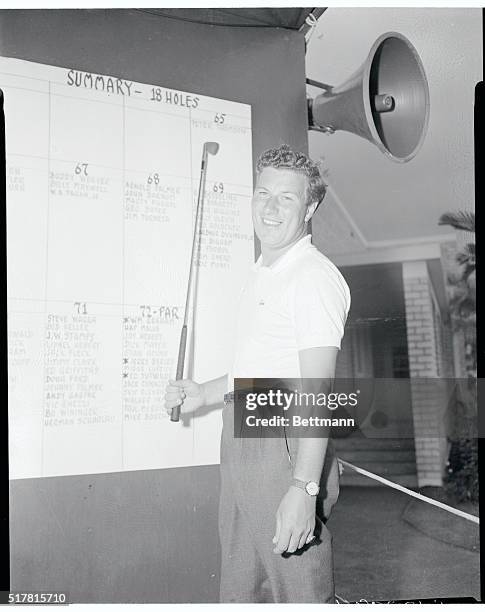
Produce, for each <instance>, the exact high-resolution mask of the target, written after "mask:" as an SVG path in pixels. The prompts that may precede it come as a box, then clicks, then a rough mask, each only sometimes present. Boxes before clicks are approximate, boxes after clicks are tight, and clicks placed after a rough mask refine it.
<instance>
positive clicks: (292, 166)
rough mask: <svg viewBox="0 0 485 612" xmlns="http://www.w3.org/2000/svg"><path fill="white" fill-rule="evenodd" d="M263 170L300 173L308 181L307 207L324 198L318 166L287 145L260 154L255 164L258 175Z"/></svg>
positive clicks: (324, 187) (320, 171) (325, 187)
mask: <svg viewBox="0 0 485 612" xmlns="http://www.w3.org/2000/svg"><path fill="white" fill-rule="evenodd" d="M264 168H282V169H287V170H295V172H301V173H302V174H304V175H305V176H306V177H307V179H308V189H307V206H309V205H310V204H311V203H312V202H318V204H320V202H321V201H322V200H323V198H324V197H325V193H326V191H327V186H326V185H325V182H324V180H323V177H322V170H321V169H320V166H319V165H318V164H317V163H315V162H314V161H312V160H311V159H310V158H309V157H308V156H307V155H305V154H304V153H299V152H296V151H292V149H290V147H289V146H288V145H287V144H282V145H281V146H279V147H278V148H276V149H268V150H267V151H264V153H262V154H261V156H260V158H259V159H258V161H257V164H256V170H257V172H258V174H259V173H260V172H262V170H263V169H264Z"/></svg>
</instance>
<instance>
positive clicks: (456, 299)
mask: <svg viewBox="0 0 485 612" xmlns="http://www.w3.org/2000/svg"><path fill="white" fill-rule="evenodd" d="M438 224H439V225H451V226H452V227H454V228H455V229H457V230H463V231H466V232H470V233H475V213H473V212H468V211H458V212H448V213H445V214H443V215H441V217H440V219H439V221H438ZM456 262H457V263H458V264H459V265H460V267H461V269H460V273H459V274H458V275H449V276H448V280H449V282H450V284H451V285H452V286H453V296H452V297H451V299H450V308H451V315H452V320H453V323H454V326H455V329H463V330H464V332H465V337H466V342H467V345H470V348H468V347H467V352H470V349H471V350H472V352H473V353H475V344H476V342H475V325H476V298H475V292H476V280H475V279H476V257H475V243H474V242H469V243H467V244H466V245H465V246H464V247H463V248H462V249H461V251H459V252H458V253H457V254H456ZM473 361H474V359H473Z"/></svg>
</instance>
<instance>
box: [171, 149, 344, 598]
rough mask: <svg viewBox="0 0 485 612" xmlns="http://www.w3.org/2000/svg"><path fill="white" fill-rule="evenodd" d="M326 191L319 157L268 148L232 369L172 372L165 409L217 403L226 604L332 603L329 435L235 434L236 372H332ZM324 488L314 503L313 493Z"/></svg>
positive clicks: (332, 271)
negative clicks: (323, 239) (315, 232)
mask: <svg viewBox="0 0 485 612" xmlns="http://www.w3.org/2000/svg"><path fill="white" fill-rule="evenodd" d="M324 195H325V183H324V181H323V178H322V175H321V172H320V169H319V167H318V166H317V164H315V163H314V162H312V161H311V160H310V159H309V158H308V157H307V156H306V155H304V154H303V153H298V152H294V151H292V150H291V149H290V148H289V147H288V146H287V145H282V146H280V147H278V148H276V149H270V150H268V151H266V152H265V153H263V155H262V156H261V157H260V159H259V160H258V163H257V180H256V187H255V190H254V195H253V200H252V213H253V223H254V229H255V232H256V234H257V236H258V238H259V240H260V242H261V256H260V257H259V259H258V261H257V262H256V263H255V264H254V266H253V268H252V269H251V271H250V274H249V277H248V279H247V282H246V284H245V286H244V289H243V291H242V293H241V296H240V300H239V307H238V313H237V317H236V326H235V342H234V356H233V362H232V368H231V370H230V373H229V375H228V376H223V377H221V378H218V379H216V380H212V381H208V382H206V383H203V384H198V383H195V382H194V381H189V380H183V381H170V382H169V385H168V386H167V391H166V395H165V405H166V408H167V411H169V412H170V411H171V409H172V407H173V406H175V405H178V404H182V411H183V412H184V411H185V412H186V411H188V410H194V409H197V408H198V407H201V406H204V405H211V404H216V403H218V402H220V400H221V397H222V396H223V395H224V393H225V396H224V403H225V407H224V410H223V432H222V440H221V495H220V505H219V533H220V539H221V548H222V567H221V587H220V591H221V601H222V602H235V603H236V602H237V603H241V602H254V603H257V602H277V603H305V602H308V603H323V602H333V601H334V585H333V564H332V546H331V535H330V533H329V531H328V529H327V527H326V526H325V519H326V518H328V515H329V512H330V509H331V507H332V505H333V504H334V503H335V501H336V498H337V496H338V466H337V463H336V459H335V456H334V455H333V451H332V449H331V446H330V445H329V444H328V438H325V437H318V438H300V439H298V440H295V439H292V438H286V436H285V437H265V436H264V434H262V435H261V437H259V438H236V437H235V436H234V410H233V393H232V391H233V388H234V378H250V379H252V378H282V379H288V378H302V379H332V378H333V377H334V375H335V362H336V357H337V353H338V349H339V348H340V342H341V339H342V336H343V333H344V326H345V322H346V319H347V314H348V311H349V307H350V292H349V289H348V286H347V284H346V282H345V280H344V278H343V277H342V275H341V274H340V272H339V271H338V270H337V268H336V267H335V266H334V265H333V264H332V263H331V262H330V260H329V259H328V258H327V257H325V256H324V255H323V254H322V253H320V252H319V251H318V250H317V249H316V248H315V247H314V246H313V245H312V243H311V236H310V235H309V234H308V233H307V228H308V222H309V220H310V219H311V217H312V215H313V214H314V212H315V210H316V209H317V207H318V206H319V204H320V202H321V201H322V199H323V197H324ZM319 493H320V501H323V507H320V506H319V504H318V502H317V497H318V496H319Z"/></svg>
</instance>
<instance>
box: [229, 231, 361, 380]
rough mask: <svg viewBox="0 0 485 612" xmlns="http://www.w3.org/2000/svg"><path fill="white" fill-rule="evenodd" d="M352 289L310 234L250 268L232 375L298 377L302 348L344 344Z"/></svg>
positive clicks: (238, 321) (242, 297)
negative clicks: (265, 263) (266, 263)
mask: <svg viewBox="0 0 485 612" xmlns="http://www.w3.org/2000/svg"><path fill="white" fill-rule="evenodd" d="M349 308H350V291H349V287H348V285H347V283H346V281H345V279H344V278H343V276H342V274H341V273H340V272H339V270H338V269H337V268H336V266H335V265H334V264H333V263H332V262H331V261H330V260H329V259H328V257H326V256H325V255H323V254H322V253H321V252H320V251H319V250H318V249H317V248H316V247H315V246H314V245H313V244H312V243H311V235H306V236H305V237H303V238H301V239H300V240H299V241H298V242H297V243H295V244H294V245H293V246H292V247H291V248H290V249H289V250H288V251H286V253H284V254H283V255H282V256H281V257H280V258H279V259H277V260H276V261H275V262H274V263H273V264H272V265H271V266H263V264H262V258H261V257H260V258H259V259H258V261H257V262H256V263H255V264H254V266H253V268H252V269H251V270H250V272H249V276H248V279H247V282H246V284H245V286H244V288H243V290H242V292H241V295H240V299H239V305H238V312H237V317H236V329H235V343H234V355H233V367H232V371H231V372H230V375H229V385H230V387H231V389H230V390H232V387H233V379H234V378H299V377H300V364H299V358H298V351H300V350H303V349H307V348H312V347H322V346H335V347H337V348H340V344H341V340H342V337H343V334H344V327H345V322H346V319H347V315H348V312H349Z"/></svg>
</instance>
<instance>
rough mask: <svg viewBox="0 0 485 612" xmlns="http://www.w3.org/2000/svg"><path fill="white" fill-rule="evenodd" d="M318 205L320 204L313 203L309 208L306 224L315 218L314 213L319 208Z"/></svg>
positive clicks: (306, 214)
mask: <svg viewBox="0 0 485 612" xmlns="http://www.w3.org/2000/svg"><path fill="white" fill-rule="evenodd" d="M318 204H319V202H312V203H311V204H310V205H309V206H307V209H306V213H305V223H308V221H310V219H311V218H312V217H313V214H314V212H315V211H316V210H317V208H318Z"/></svg>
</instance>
